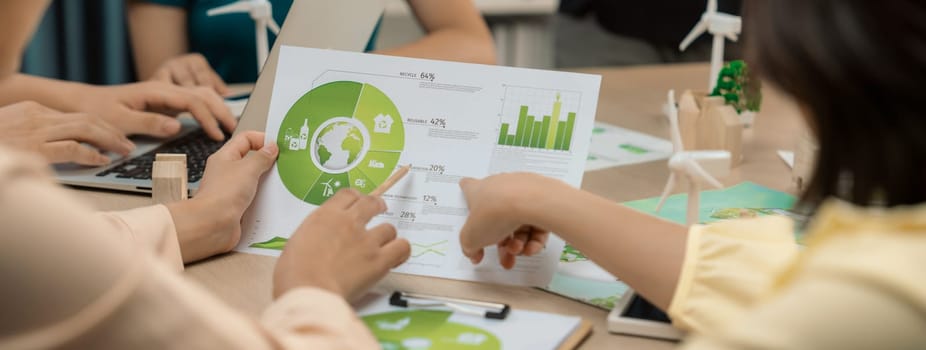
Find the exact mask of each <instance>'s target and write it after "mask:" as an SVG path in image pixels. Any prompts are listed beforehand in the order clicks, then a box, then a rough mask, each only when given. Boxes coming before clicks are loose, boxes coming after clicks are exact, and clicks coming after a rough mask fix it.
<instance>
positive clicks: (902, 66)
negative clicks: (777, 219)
mask: <svg viewBox="0 0 926 350" xmlns="http://www.w3.org/2000/svg"><path fill="white" fill-rule="evenodd" d="M743 23H744V26H745V28H744V34H745V35H746V39H745V40H746V41H747V43H746V47H747V49H746V55H747V58H748V60H749V61H750V62H751V63H752V65H753V67H754V68H755V69H756V70H757V71H758V74H759V75H760V76H762V77H763V78H764V79H766V81H768V82H770V83H772V84H773V85H776V86H777V87H779V88H780V89H781V90H783V91H784V92H786V93H788V94H790V95H791V96H792V97H794V98H795V99H796V100H797V102H798V103H799V104H800V105H801V106H802V107H804V110H805V111H806V112H807V113H809V115H807V116H805V117H806V120H807V122H808V124H809V125H810V127H811V129H812V131H813V135H814V136H815V137H816V138H817V141H818V142H819V147H820V148H819V153H818V154H817V160H816V164H815V166H814V174H813V177H812V179H811V180H810V183H809V184H808V185H807V189H806V191H805V192H804V194H803V196H802V198H801V202H802V203H803V204H804V205H807V206H809V207H811V208H815V207H816V206H817V205H819V203H820V202H821V201H822V200H824V199H826V198H828V197H838V198H841V199H843V200H846V201H849V202H852V203H854V204H857V205H863V206H868V205H873V204H880V205H885V206H896V205H906V204H916V203H923V202H926V1H924V0H890V1H873V0H748V1H747V3H746V8H745V12H744V19H743Z"/></svg>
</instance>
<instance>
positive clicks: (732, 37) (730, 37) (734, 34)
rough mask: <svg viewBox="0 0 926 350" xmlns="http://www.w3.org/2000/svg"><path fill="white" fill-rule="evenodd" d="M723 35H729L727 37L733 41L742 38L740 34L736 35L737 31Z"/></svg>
mask: <svg viewBox="0 0 926 350" xmlns="http://www.w3.org/2000/svg"><path fill="white" fill-rule="evenodd" d="M723 36H725V37H727V39H730V41H732V42H737V41H739V40H740V37H739V35H736V33H724V34H723Z"/></svg>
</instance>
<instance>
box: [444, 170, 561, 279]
mask: <svg viewBox="0 0 926 350" xmlns="http://www.w3.org/2000/svg"><path fill="white" fill-rule="evenodd" d="M559 184H561V183H558V182H556V181H555V180H552V179H550V178H546V177H543V176H540V175H535V174H527V173H520V174H501V175H494V176H490V177H487V178H485V179H483V180H476V179H471V178H465V179H463V180H461V181H460V188H461V189H462V190H463V196H464V197H466V203H467V205H468V206H469V216H468V217H467V219H466V223H464V224H463V228H462V229H461V231H460V245H461V247H462V248H463V254H464V255H466V256H467V257H468V258H469V259H470V260H471V261H472V262H473V263H474V264H478V263H479V262H481V261H482V258H483V256H484V255H485V250H484V248H485V247H487V246H489V245H492V244H497V245H498V256H499V263H500V264H501V265H502V266H503V267H504V268H506V269H511V268H513V267H514V264H515V258H516V257H517V256H518V255H526V256H531V255H534V254H537V253H539V252H541V251H543V249H544V247H545V246H546V244H547V239H548V238H549V236H550V232H549V231H548V230H545V229H543V228H541V227H537V226H535V225H532V223H531V222H530V220H529V219H528V218H527V217H528V215H527V214H526V211H527V209H525V206H527V205H530V201H529V197H525V196H524V195H525V194H531V193H537V192H539V191H543V190H544V189H545V188H549V186H554V185H559Z"/></svg>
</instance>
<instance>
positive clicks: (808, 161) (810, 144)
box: [791, 130, 820, 191]
mask: <svg viewBox="0 0 926 350" xmlns="http://www.w3.org/2000/svg"><path fill="white" fill-rule="evenodd" d="M819 149H820V147H819V146H818V145H817V141H816V140H815V139H814V137H813V135H811V134H810V131H809V130H805V131H804V132H802V133H801V135H800V136H798V138H797V145H796V146H795V147H794V167H793V168H791V181H792V183H793V184H794V187H795V188H796V189H797V190H798V191H803V190H805V189H806V188H807V184H808V183H809V182H810V178H811V176H813V168H814V163H815V162H816V159H817V152H818V151H819Z"/></svg>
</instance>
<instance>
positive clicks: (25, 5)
mask: <svg viewBox="0 0 926 350" xmlns="http://www.w3.org/2000/svg"><path fill="white" fill-rule="evenodd" d="M48 3H49V1H48V0H44V1H34V0H7V1H4V2H3V4H2V5H0V48H2V49H3V51H0V52H2V54H0V79H6V78H7V77H9V76H10V75H12V74H15V73H16V72H18V71H19V63H20V62H19V61H20V58H21V56H22V52H23V51H25V50H26V43H28V42H29V38H30V37H31V36H32V33H33V32H34V31H35V27H36V26H37V25H38V22H39V20H40V19H41V18H42V12H44V11H45V8H46V7H48Z"/></svg>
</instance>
